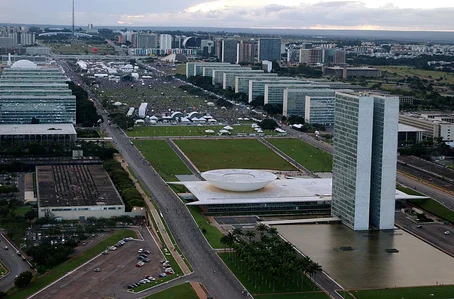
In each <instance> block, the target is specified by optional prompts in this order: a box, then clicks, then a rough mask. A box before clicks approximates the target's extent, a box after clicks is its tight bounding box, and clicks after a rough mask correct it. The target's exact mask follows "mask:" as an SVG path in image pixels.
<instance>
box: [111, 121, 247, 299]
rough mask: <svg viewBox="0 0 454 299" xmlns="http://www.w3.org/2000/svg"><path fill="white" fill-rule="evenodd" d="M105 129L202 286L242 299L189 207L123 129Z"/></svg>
mask: <svg viewBox="0 0 454 299" xmlns="http://www.w3.org/2000/svg"><path fill="white" fill-rule="evenodd" d="M105 128H106V131H107V133H108V135H109V136H111V137H112V138H113V140H115V146H116V147H117V149H118V150H119V151H120V152H121V154H122V155H123V157H124V159H125V160H126V161H127V162H128V164H129V166H130V167H131V168H132V169H133V171H134V172H135V173H136V175H137V177H138V179H139V181H141V183H142V185H143V186H144V187H145V189H147V191H148V192H149V193H150V195H151V197H152V198H153V199H154V200H155V201H156V203H157V205H158V207H159V209H160V211H161V213H162V214H163V216H164V218H165V220H166V221H167V224H168V226H169V228H170V230H171V232H172V233H173V235H174V236H175V238H176V241H177V243H178V245H179V247H180V248H181V250H182V252H183V253H184V255H185V256H186V258H187V259H188V260H189V262H190V263H191V265H192V267H193V269H194V271H195V273H197V274H198V275H201V276H202V279H201V281H199V282H201V283H202V284H204V285H205V286H206V288H207V289H208V291H209V292H210V294H211V295H212V296H214V298H240V297H241V296H242V295H241V292H242V290H243V287H242V286H241V284H240V283H239V282H238V280H237V279H236V278H235V276H233V274H232V273H231V272H230V271H229V269H228V268H227V267H226V266H225V265H224V264H223V262H222V261H221V260H220V259H219V257H218V256H217V255H216V253H215V252H214V251H213V249H212V248H211V247H210V246H209V244H208V243H207V242H206V240H205V238H204V236H203V235H202V233H201V232H200V230H199V228H198V227H197V225H196V223H195V222H194V221H193V219H192V217H191V215H190V213H189V211H188V210H187V208H186V206H185V205H184V204H183V203H182V202H181V200H180V199H179V198H178V197H177V196H176V195H175V194H174V193H173V192H172V191H171V190H170V189H169V188H168V186H167V184H166V183H165V182H164V181H162V179H161V177H160V176H159V174H158V173H157V172H156V171H155V170H154V169H153V168H152V167H151V166H149V165H148V163H147V161H146V160H145V159H144V158H143V156H142V155H141V154H140V153H139V151H138V150H137V149H136V148H135V147H134V146H133V145H131V143H130V140H129V138H128V137H127V136H125V135H124V134H123V132H122V131H121V130H120V129H118V128H113V127H112V126H108V125H107V126H106V127H105Z"/></svg>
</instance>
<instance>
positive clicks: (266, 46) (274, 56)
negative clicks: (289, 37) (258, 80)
mask: <svg viewBox="0 0 454 299" xmlns="http://www.w3.org/2000/svg"><path fill="white" fill-rule="evenodd" d="M257 52H258V55H257V56H258V57H257V58H258V61H259V62H261V61H263V60H269V61H277V62H279V61H281V39H280V38H273V37H262V38H260V39H259V41H258V50H257Z"/></svg>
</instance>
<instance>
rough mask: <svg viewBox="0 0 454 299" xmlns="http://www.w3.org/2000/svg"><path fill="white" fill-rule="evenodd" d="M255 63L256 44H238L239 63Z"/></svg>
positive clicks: (241, 42) (247, 42)
mask: <svg viewBox="0 0 454 299" xmlns="http://www.w3.org/2000/svg"><path fill="white" fill-rule="evenodd" d="M254 61H255V42H253V41H240V42H239V44H238V61H237V63H254Z"/></svg>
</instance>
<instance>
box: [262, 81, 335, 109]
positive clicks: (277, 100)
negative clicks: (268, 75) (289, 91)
mask: <svg viewBox="0 0 454 299" xmlns="http://www.w3.org/2000/svg"><path fill="white" fill-rule="evenodd" d="M303 87H308V88H328V86H325V85H323V86H322V85H317V84H315V85H314V84H312V82H310V81H299V82H295V83H280V82H276V83H268V84H265V89H264V92H263V95H264V103H265V104H270V105H278V104H280V105H282V104H283V103H284V89H285V88H303Z"/></svg>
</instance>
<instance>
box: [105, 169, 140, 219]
mask: <svg viewBox="0 0 454 299" xmlns="http://www.w3.org/2000/svg"><path fill="white" fill-rule="evenodd" d="M103 166H104V169H105V170H106V171H107V172H108V173H109V176H110V178H111V179H112V181H113V183H114V184H115V187H116V188H117V190H118V192H119V193H120V195H121V197H122V198H123V201H124V202H125V205H126V209H127V210H128V211H130V210H131V208H132V207H144V206H145V202H144V200H143V197H142V195H141V194H140V193H139V191H137V189H136V186H135V185H134V182H133V181H132V180H131V179H130V178H129V174H128V173H127V172H126V171H125V170H124V169H123V167H121V164H120V162H118V161H116V160H107V161H105V162H104V163H103Z"/></svg>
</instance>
